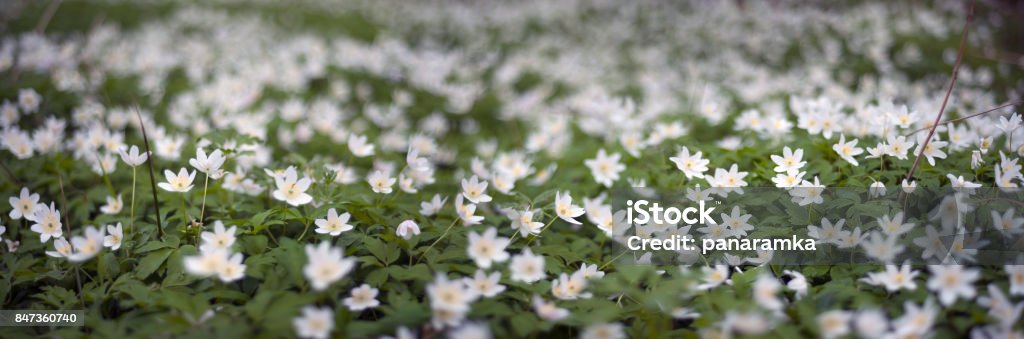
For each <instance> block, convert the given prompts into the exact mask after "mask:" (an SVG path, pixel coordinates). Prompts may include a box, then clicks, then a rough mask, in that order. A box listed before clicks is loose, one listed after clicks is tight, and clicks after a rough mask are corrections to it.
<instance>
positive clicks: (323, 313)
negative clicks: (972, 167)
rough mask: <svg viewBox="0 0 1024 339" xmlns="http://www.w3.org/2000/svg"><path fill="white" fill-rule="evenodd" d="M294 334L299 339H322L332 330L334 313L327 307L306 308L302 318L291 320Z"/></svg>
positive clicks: (303, 309) (303, 310)
mask: <svg viewBox="0 0 1024 339" xmlns="http://www.w3.org/2000/svg"><path fill="white" fill-rule="evenodd" d="M292 325H294V326H295V333H296V334H297V335H298V337H300V338H314V339H324V338H327V337H329V336H330V335H331V331H333V330H334V311H332V310H331V309H330V308H328V307H323V308H319V307H315V306H306V307H303V308H302V316H299V317H296V318H295V319H293V320H292Z"/></svg>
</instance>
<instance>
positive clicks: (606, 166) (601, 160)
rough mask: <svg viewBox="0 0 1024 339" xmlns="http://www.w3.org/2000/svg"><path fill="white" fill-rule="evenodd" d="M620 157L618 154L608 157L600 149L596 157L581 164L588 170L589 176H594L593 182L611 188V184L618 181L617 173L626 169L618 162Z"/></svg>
mask: <svg viewBox="0 0 1024 339" xmlns="http://www.w3.org/2000/svg"><path fill="white" fill-rule="evenodd" d="M621 157H622V155H621V154H618V153H614V154H611V155H609V154H608V153H607V152H605V150H604V149H603V148H602V149H600V150H598V151H597V157H595V158H594V159H587V160H584V161H583V164H584V165H586V166H587V168H590V174H591V175H593V176H594V180H595V181H597V182H598V183H599V184H601V185H604V187H611V186H612V183H613V182H615V181H616V180H619V173H622V171H623V170H625V169H626V166H625V165H623V164H622V163H620V162H619V159H620V158H621Z"/></svg>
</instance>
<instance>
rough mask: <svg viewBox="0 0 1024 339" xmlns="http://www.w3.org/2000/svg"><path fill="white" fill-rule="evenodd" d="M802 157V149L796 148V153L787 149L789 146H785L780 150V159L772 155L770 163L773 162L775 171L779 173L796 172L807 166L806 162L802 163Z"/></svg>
mask: <svg viewBox="0 0 1024 339" xmlns="http://www.w3.org/2000/svg"><path fill="white" fill-rule="evenodd" d="M803 157H804V150H803V149H800V148H797V149H796V151H793V150H791V149H790V148H789V146H786V147H785V148H783V149H782V156H781V157H780V156H778V155H774V154H773V155H772V156H771V158H772V161H773V162H775V165H776V166H775V171H776V172H780V173H785V172H794V171H795V172H798V171H799V170H800V169H801V168H803V167H804V165H806V164H807V162H806V161H803Z"/></svg>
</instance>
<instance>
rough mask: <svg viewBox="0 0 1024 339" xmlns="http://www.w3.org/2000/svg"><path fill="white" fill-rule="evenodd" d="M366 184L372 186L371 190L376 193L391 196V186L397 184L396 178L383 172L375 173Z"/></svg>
mask: <svg viewBox="0 0 1024 339" xmlns="http://www.w3.org/2000/svg"><path fill="white" fill-rule="evenodd" d="M366 182H367V183H369V184H370V188H371V189H373V191H374V192H375V193H380V194H391V191H392V189H391V186H392V185H394V184H395V178H392V177H391V176H389V175H387V173H384V172H383V171H374V172H373V173H370V176H368V177H367V178H366Z"/></svg>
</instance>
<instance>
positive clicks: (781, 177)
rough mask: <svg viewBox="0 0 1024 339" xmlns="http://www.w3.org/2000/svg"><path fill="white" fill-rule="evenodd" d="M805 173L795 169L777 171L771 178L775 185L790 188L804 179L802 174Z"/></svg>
mask: <svg viewBox="0 0 1024 339" xmlns="http://www.w3.org/2000/svg"><path fill="white" fill-rule="evenodd" d="M806 174H807V172H798V171H795V170H794V171H788V172H785V173H779V174H776V175H775V177H773V178H772V182H773V183H775V187H779V188H792V187H796V186H797V185H800V184H801V183H802V182H803V181H804V175H806Z"/></svg>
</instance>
